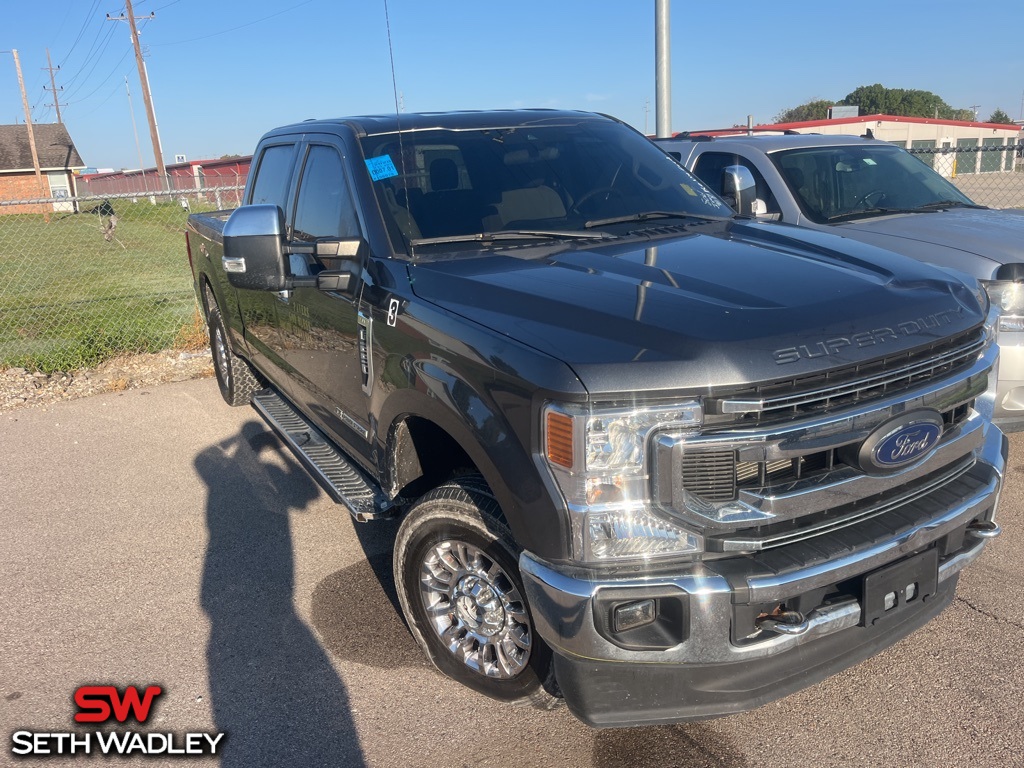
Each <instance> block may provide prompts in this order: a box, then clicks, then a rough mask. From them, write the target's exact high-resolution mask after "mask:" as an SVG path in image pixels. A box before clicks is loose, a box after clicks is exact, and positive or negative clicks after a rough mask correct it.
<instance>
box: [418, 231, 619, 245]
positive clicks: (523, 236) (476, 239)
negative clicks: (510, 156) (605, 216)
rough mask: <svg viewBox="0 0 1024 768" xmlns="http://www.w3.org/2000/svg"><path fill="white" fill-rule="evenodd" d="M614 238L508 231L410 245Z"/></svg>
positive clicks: (421, 240)
mask: <svg viewBox="0 0 1024 768" xmlns="http://www.w3.org/2000/svg"><path fill="white" fill-rule="evenodd" d="M613 237H615V236H614V235H612V234H609V233H608V232H580V231H577V230H568V229H567V230H562V229H508V230H502V231H500V232H475V233H473V234H471V235H447V236H444V237H418V238H416V239H414V240H411V241H410V243H411V244H412V245H435V244H443V243H493V242H497V241H499V240H537V239H541V240H594V239H600V240H607V239H609V238H613Z"/></svg>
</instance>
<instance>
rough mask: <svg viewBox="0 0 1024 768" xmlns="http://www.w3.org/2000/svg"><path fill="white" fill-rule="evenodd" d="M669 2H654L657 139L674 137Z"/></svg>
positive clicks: (656, 0) (664, 0) (665, 0)
mask: <svg viewBox="0 0 1024 768" xmlns="http://www.w3.org/2000/svg"><path fill="white" fill-rule="evenodd" d="M668 21H669V20H668V0H654V70H655V78H654V79H655V86H656V91H657V99H656V101H655V109H656V111H657V115H656V117H655V122H656V124H657V131H658V132H657V137H658V138H659V139H664V138H668V137H670V136H671V135H672V74H671V67H670V59H671V55H670V53H671V52H670V44H669V23H668Z"/></svg>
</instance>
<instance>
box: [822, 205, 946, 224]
mask: <svg viewBox="0 0 1024 768" xmlns="http://www.w3.org/2000/svg"><path fill="white" fill-rule="evenodd" d="M936 210H937V209H930V208H927V207H924V206H922V207H921V208H862V209H860V210H858V211H847V212H846V213H837V214H836V215H835V216H829V217H828V218H827V219H825V221H826V222H831V221H842V220H844V219H856V218H860V217H861V216H886V215H888V214H890V213H935V211H936Z"/></svg>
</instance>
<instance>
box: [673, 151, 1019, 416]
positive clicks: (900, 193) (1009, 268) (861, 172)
mask: <svg viewBox="0 0 1024 768" xmlns="http://www.w3.org/2000/svg"><path fill="white" fill-rule="evenodd" d="M658 143H659V145H660V146H661V147H662V148H663V149H664V150H665V151H666V152H668V153H669V154H671V155H672V156H673V157H675V158H676V159H677V160H678V161H679V162H680V163H682V165H683V166H685V167H686V168H687V169H688V170H690V171H692V172H693V173H694V174H695V175H696V176H698V177H699V178H700V179H701V180H702V181H704V182H705V183H706V184H708V186H710V187H711V188H712V189H714V190H715V191H716V192H720V193H721V194H722V195H723V196H724V197H725V198H726V200H727V201H729V202H730V203H732V204H733V206H734V207H735V208H736V209H737V210H738V211H739V212H740V213H746V214H752V215H756V216H758V217H759V218H772V219H777V220H779V221H783V222H788V223H790V224H796V225H799V226H803V227H810V228H813V229H821V230H825V231H829V232H832V233H834V234H839V235H843V236H845V237H849V238H852V239H854V240H859V241H861V242H864V243H869V244H871V245H876V246H879V247H881V248H885V249H887V250H889V251H894V252H896V253H900V254H903V255H905V256H910V257H912V258H915V259H918V260H920V261H926V262H929V263H931V264H935V265H938V266H941V267H945V268H949V269H955V270H959V271H960V272H966V273H968V274H970V275H973V276H974V277H975V278H977V279H978V280H979V281H980V282H981V283H982V284H983V285H984V286H985V288H986V290H987V291H988V294H989V298H990V299H991V300H992V304H993V306H995V307H996V308H997V309H998V311H999V320H998V325H997V339H998V341H999V346H1000V349H1001V360H1000V367H999V380H998V389H997V392H996V395H995V397H996V402H995V408H996V410H995V421H996V423H997V424H999V426H1000V427H1001V428H1002V429H1003V430H1004V431H1017V430H1021V429H1024V211H1018V210H996V209H992V208H986V207H985V206H981V205H977V204H975V203H974V202H973V201H972V200H971V199H970V198H968V197H967V196H966V195H965V194H964V193H963V192H961V191H960V190H959V189H957V188H956V187H955V186H954V185H953V184H952V183H950V182H949V181H947V180H946V179H945V178H943V177H942V176H941V175H939V174H938V173H936V172H935V171H934V170H932V168H930V167H929V166H928V165H927V164H925V163H923V162H921V160H919V159H918V158H916V157H914V156H913V155H911V154H910V153H908V152H906V151H905V150H903V149H901V148H899V147H897V146H894V145H892V144H888V143H886V142H884V141H879V140H876V139H871V138H863V137H858V136H821V135H813V134H811V135H807V134H786V135H757V134H755V135H752V136H748V135H739V136H727V137H714V138H711V137H704V136H701V137H692V138H672V139H659V140H658Z"/></svg>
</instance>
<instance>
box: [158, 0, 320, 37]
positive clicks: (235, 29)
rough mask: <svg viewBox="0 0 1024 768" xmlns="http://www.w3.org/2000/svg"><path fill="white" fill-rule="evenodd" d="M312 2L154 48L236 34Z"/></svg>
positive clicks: (305, 1)
mask: <svg viewBox="0 0 1024 768" xmlns="http://www.w3.org/2000/svg"><path fill="white" fill-rule="evenodd" d="M312 2H313V0H303V2H301V3H298V4H297V5H293V6H291V7H290V8H285V9H284V10H283V11H278V12H277V13H272V14H270V15H269V16H264V17H263V18H262V19H256V20H254V21H250V22H248V23H246V24H239V25H238V26H237V27H231V29H222V30H221V31H220V32H214V33H212V34H209V35H203V36H202V37H192V38H189V39H188V40H175V41H173V42H170V43H153V46H154V47H157V46H164V45H182V44H183V43H194V42H196V41H197V40H209V39H210V38H211V37H218V36H220V35H226V34H227V33H228V32H235V31H237V30H239V29H245V28H246V27H251V26H252V25H253V24H259V23H260V22H261V21H266V20H267V19H272V18H274V17H275V16H283V15H284V14H286V13H291V12H292V11H294V10H295V9H296V8H301V7H302V6H304V5H309V4H310V3H312Z"/></svg>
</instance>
